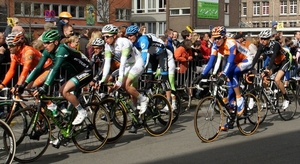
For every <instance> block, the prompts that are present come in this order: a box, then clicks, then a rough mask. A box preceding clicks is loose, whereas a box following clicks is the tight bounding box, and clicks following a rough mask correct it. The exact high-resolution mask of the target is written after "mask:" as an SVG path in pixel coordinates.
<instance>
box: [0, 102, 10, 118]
mask: <svg viewBox="0 0 300 164" xmlns="http://www.w3.org/2000/svg"><path fill="white" fill-rule="evenodd" d="M11 107H12V102H11V101H7V102H1V103H0V111H1V114H0V118H1V119H2V120H4V121H5V122H6V121H7V120H8V118H9V117H11V115H12V113H11V112H10V109H11ZM5 110H6V111H5Z"/></svg>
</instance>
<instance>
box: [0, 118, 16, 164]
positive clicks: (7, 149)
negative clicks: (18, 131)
mask: <svg viewBox="0 0 300 164" xmlns="http://www.w3.org/2000/svg"><path fill="white" fill-rule="evenodd" d="M0 128H1V130H0V134H1V135H0V140H3V142H0V143H3V145H1V146H0V147H1V149H0V163H4V164H11V163H12V161H13V159H14V156H15V153H16V147H17V146H16V139H15V135H14V133H13V131H12V130H11V128H10V127H9V125H8V124H6V123H5V122H4V121H3V120H0Z"/></svg>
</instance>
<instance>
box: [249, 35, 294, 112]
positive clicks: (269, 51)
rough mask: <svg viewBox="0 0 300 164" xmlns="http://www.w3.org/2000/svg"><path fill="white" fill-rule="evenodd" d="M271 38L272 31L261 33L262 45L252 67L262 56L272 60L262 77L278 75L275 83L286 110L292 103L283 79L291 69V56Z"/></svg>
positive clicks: (283, 107)
mask: <svg viewBox="0 0 300 164" xmlns="http://www.w3.org/2000/svg"><path fill="white" fill-rule="evenodd" d="M271 36H272V32H271V30H263V31H261V32H260V34H259V38H260V44H259V46H258V49H257V52H256V55H255V57H254V59H253V64H252V67H254V65H255V63H256V62H257V61H258V59H259V58H262V57H261V54H264V55H265V56H267V57H269V58H270V59H269V60H270V61H269V64H268V65H267V67H266V68H265V70H264V72H263V73H262V76H263V77H265V78H266V77H269V76H270V75H272V74H274V73H276V76H275V79H274V81H275V84H276V85H277V86H278V88H279V89H280V90H281V93H282V94H283V97H284V100H283V102H282V109H286V108H288V106H289V103H290V102H289V98H288V96H287V94H286V90H285V88H284V85H283V83H282V81H281V79H282V77H283V76H284V74H285V72H286V71H288V69H289V68H290V61H289V54H288V52H287V51H285V50H284V49H283V48H282V47H281V45H280V43H279V42H277V41H275V40H271Z"/></svg>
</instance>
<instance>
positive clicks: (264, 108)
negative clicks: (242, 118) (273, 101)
mask: <svg viewBox="0 0 300 164" xmlns="http://www.w3.org/2000/svg"><path fill="white" fill-rule="evenodd" d="M250 93H252V94H253V95H255V96H256V98H257V99H258V101H259V104H260V111H259V124H262V123H263V122H264V120H265V119H266V117H267V114H268V108H269V105H268V100H267V97H266V95H265V94H264V93H263V92H262V89H261V88H255V89H253V90H251V91H250ZM248 103H249V104H248V106H250V107H251V106H256V105H257V104H255V103H256V102H255V101H254V99H252V100H250V101H249V102H248ZM251 118H252V117H251ZM251 118H249V121H251V123H253V124H255V123H256V119H254V120H253V121H252V120H251Z"/></svg>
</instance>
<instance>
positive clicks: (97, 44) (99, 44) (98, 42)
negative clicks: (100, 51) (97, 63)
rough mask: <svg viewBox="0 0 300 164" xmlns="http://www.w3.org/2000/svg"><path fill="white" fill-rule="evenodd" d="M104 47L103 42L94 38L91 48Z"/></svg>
mask: <svg viewBox="0 0 300 164" xmlns="http://www.w3.org/2000/svg"><path fill="white" fill-rule="evenodd" d="M103 45H104V40H103V39H100V38H96V39H94V40H93V42H92V46H103Z"/></svg>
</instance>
